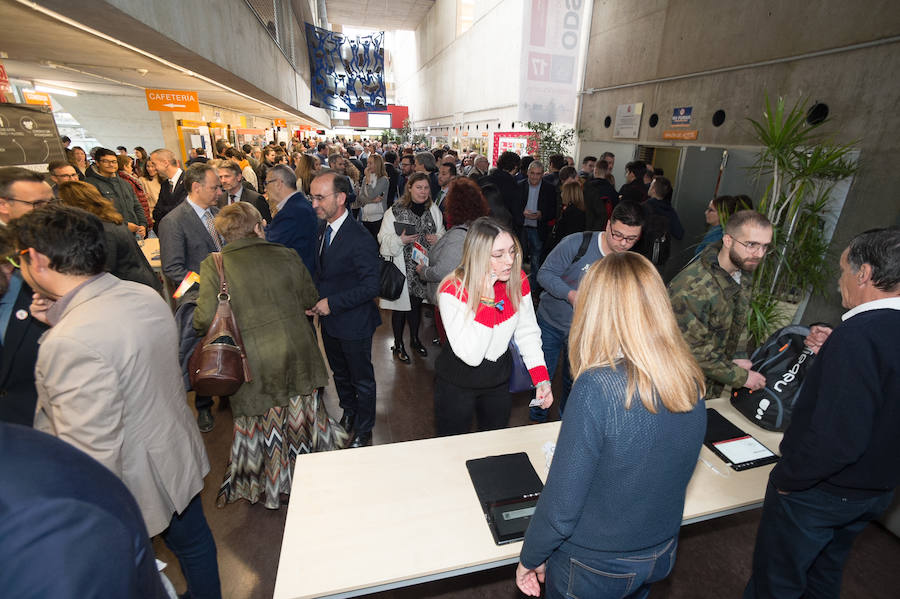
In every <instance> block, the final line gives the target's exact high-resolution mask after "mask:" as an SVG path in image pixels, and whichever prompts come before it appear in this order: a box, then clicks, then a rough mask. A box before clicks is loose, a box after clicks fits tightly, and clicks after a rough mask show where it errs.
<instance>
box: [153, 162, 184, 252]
mask: <svg viewBox="0 0 900 599" xmlns="http://www.w3.org/2000/svg"><path fill="white" fill-rule="evenodd" d="M150 160H151V161H152V162H153V164H154V165H155V166H156V170H157V171H158V172H159V173H160V174H161V175H162V176H164V177H165V178H166V179H167V181H166V182H165V183H163V184H162V185H161V186H160V188H159V201H157V202H156V206H154V207H153V222H154V223H155V224H154V225H153V230H154V231H156V233H157V235H158V234H159V224H160V223H161V222H162V219H163V218H164V217H165V216H166V215H167V214H168V213H169V212H171V211H172V209H174V208H175V206H177V205H179V204H180V203H181V202H183V201H184V198H186V197H187V194H188V190H187V188H186V187H185V186H184V171H182V170H181V168H180V167H179V166H178V160H176V159H175V154H173V153H172V151H171V150H166V149H165V148H160V149H158V150H154V151H153V152H150Z"/></svg>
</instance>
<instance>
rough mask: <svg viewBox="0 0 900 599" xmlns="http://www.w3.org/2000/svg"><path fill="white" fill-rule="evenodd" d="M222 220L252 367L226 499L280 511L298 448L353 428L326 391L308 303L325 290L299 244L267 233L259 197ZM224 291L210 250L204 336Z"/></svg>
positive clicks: (201, 318) (232, 289)
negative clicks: (331, 411)
mask: <svg viewBox="0 0 900 599" xmlns="http://www.w3.org/2000/svg"><path fill="white" fill-rule="evenodd" d="M214 225H215V228H216V230H217V231H218V232H219V234H220V235H221V236H222V237H223V238H224V240H225V243H226V245H225V247H224V248H223V250H222V262H223V265H224V269H225V279H226V281H227V282H228V292H229V295H230V296H231V308H232V311H233V312H234V317H235V320H236V321H237V324H238V327H239V328H240V331H241V337H242V338H243V341H244V351H245V353H246V355H247V360H248V362H249V364H250V372H251V375H252V380H251V381H247V382H245V383H244V384H243V385H241V388H240V389H239V390H238V391H237V392H236V393H235V394H234V395H232V396H231V410H232V413H233V415H234V437H233V441H232V445H231V457H230V460H229V464H228V467H227V469H226V473H225V480H224V482H223V483H222V488H221V489H220V491H219V496H218V499H217V504H218V505H219V506H220V507H221V506H223V505H225V504H226V503H230V502H232V501H235V500H237V499H246V500H248V501H250V502H251V503H256V502H257V501H259V500H263V501H264V503H265V506H266V507H267V508H270V509H276V508H278V507H279V505H280V497H279V493H285V494H287V493H290V490H291V473H292V471H293V467H294V456H296V455H297V454H298V453H306V452H308V451H311V450H313V451H314V450H316V449H333V448H341V447H343V446H344V444H345V443H346V438H347V433H346V432H345V431H344V430H343V429H342V428H341V427H340V425H338V424H337V423H335V422H334V421H333V420H332V419H330V418H329V417H328V414H327V413H326V412H325V407H324V405H323V404H322V403H321V402H320V401H319V399H318V393H317V391H316V390H317V389H318V388H319V387H322V386H324V385H325V384H326V382H327V381H328V375H327V373H326V370H325V362H324V361H323V359H322V354H321V352H320V351H319V345H318V343H317V342H316V338H315V334H314V332H313V329H312V327H311V326H310V325H309V321H308V320H307V318H306V315H305V310H307V309H308V308H311V307H312V306H313V305H315V303H316V302H317V301H318V299H319V295H318V293H317V292H316V287H315V285H314V284H313V281H312V277H311V276H310V274H309V271H308V270H307V269H306V267H305V266H304V265H303V261H302V260H301V259H300V256H298V255H297V252H295V251H294V250H292V249H289V248H286V247H284V246H282V245H278V244H275V243H268V242H267V241H266V240H265V239H264V236H263V231H262V226H263V221H262V217H261V216H260V214H259V212H258V211H257V210H256V208H254V207H253V205H252V204H248V203H247V202H236V203H234V204H232V205H230V206H226V207H225V208H223V209H222V210H221V211H220V212H219V214H218V215H217V216H216V219H215V221H214ZM218 292H219V275H218V273H217V271H216V265H215V262H214V261H213V257H212V256H211V255H210V256H207V258H206V259H205V260H204V261H203V262H202V264H201V265H200V295H199V297H198V298H197V308H196V310H195V311H194V329H195V330H196V331H197V332H198V333H199V334H201V335H203V334H205V333H206V331H207V330H208V329H209V326H210V324H211V323H212V320H213V316H214V315H215V312H216V307H217V303H218V301H217V296H218ZM276 433H277V434H276ZM261 458H262V459H261Z"/></svg>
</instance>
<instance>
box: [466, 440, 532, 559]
mask: <svg viewBox="0 0 900 599" xmlns="http://www.w3.org/2000/svg"><path fill="white" fill-rule="evenodd" d="M466 468H467V469H468V470H469V477H470V478H471V479H472V485H473V486H474V487H475V493H476V494H477V495H478V501H479V502H480V503H481V509H482V510H483V511H484V515H485V518H486V519H487V523H488V526H489V527H490V529H491V534H492V535H494V542H495V543H497V544H498V545H505V544H507V543H514V542H516V541H521V540H522V539H523V538H525V530H526V529H527V528H528V523H529V522H530V521H531V516H532V515H533V514H534V509H535V507H536V506H537V502H538V498H539V497H540V495H541V490H543V488H544V484H543V483H542V482H541V479H540V478H539V477H538V475H537V472H535V470H534V466H532V465H531V460H529V459H528V454H526V453H524V452H520V453H509V454H504V455H495V456H488V457H485V458H478V459H476V460H468V461H466Z"/></svg>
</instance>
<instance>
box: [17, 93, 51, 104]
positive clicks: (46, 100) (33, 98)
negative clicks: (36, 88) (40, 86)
mask: <svg viewBox="0 0 900 599" xmlns="http://www.w3.org/2000/svg"><path fill="white" fill-rule="evenodd" d="M22 95H23V96H25V103H26V104H40V105H41V106H52V104H51V103H50V94H44V93H41V92H25V91H23V92H22Z"/></svg>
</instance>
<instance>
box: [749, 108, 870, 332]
mask: <svg viewBox="0 0 900 599" xmlns="http://www.w3.org/2000/svg"><path fill="white" fill-rule="evenodd" d="M748 120H749V122H750V124H751V126H752V127H753V130H754V133H755V136H756V138H757V140H758V142H759V145H760V146H762V148H761V149H760V151H759V154H758V155H757V159H756V163H755V164H754V165H753V167H751V168H753V169H754V170H755V171H756V174H757V176H758V177H760V178H765V177H769V181H768V185H767V186H766V188H765V194H764V195H763V197H762V198H761V199H760V201H759V204H758V210H759V212H761V213H763V214H765V215H766V216H767V217H768V219H769V220H770V221H771V222H772V225H773V227H774V231H775V235H774V239H773V252H772V255H771V256H770V257H769V259H768V260H765V261H763V263H762V264H761V265H760V266H759V268H757V270H756V272H755V273H754V279H753V288H752V295H751V303H750V314H749V322H748V330H749V333H750V338H751V341H754V342H756V343H760V342H762V341H763V340H765V339H766V338H767V337H768V336H769V335H770V334H771V333H772V332H773V331H774V330H775V329H777V328H778V327H780V326H782V325H783V324H785V323H786V321H789V320H790V319H791V318H792V317H793V315H794V312H795V311H796V303H797V302H799V301H800V300H801V299H802V298H803V297H804V296H805V295H806V294H807V293H821V292H822V291H823V290H824V289H825V287H826V286H827V285H828V283H829V281H832V280H833V267H832V266H831V265H833V264H834V259H833V256H830V255H829V252H828V239H827V238H826V232H825V218H826V216H827V214H828V213H829V212H830V211H831V210H833V203H834V202H833V198H832V191H833V190H834V186H835V185H836V184H837V183H838V182H839V181H842V180H844V179H847V178H848V177H852V176H853V174H854V173H855V172H856V168H857V167H856V163H855V161H854V160H853V157H852V155H851V154H852V152H853V145H852V144H846V145H837V144H834V143H831V142H830V141H829V140H828V139H826V138H825V137H824V135H822V132H821V130H820V129H821V127H822V125H824V124H825V123H827V122H828V119H827V118H824V119H812V118H810V112H809V109H808V107H807V102H806V101H803V100H801V101H798V102H797V103H795V104H794V105H793V106H791V107H790V108H788V107H787V106H786V105H785V101H784V98H781V97H779V98H778V100H777V101H776V102H775V103H774V105H773V104H772V103H771V102H770V101H769V97H768V95H766V104H765V110H764V112H763V119H762V120H761V121H756V120H753V119H748ZM786 305H787V306H793V308H790V307H789V308H787V309H786V308H785V306H786Z"/></svg>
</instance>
